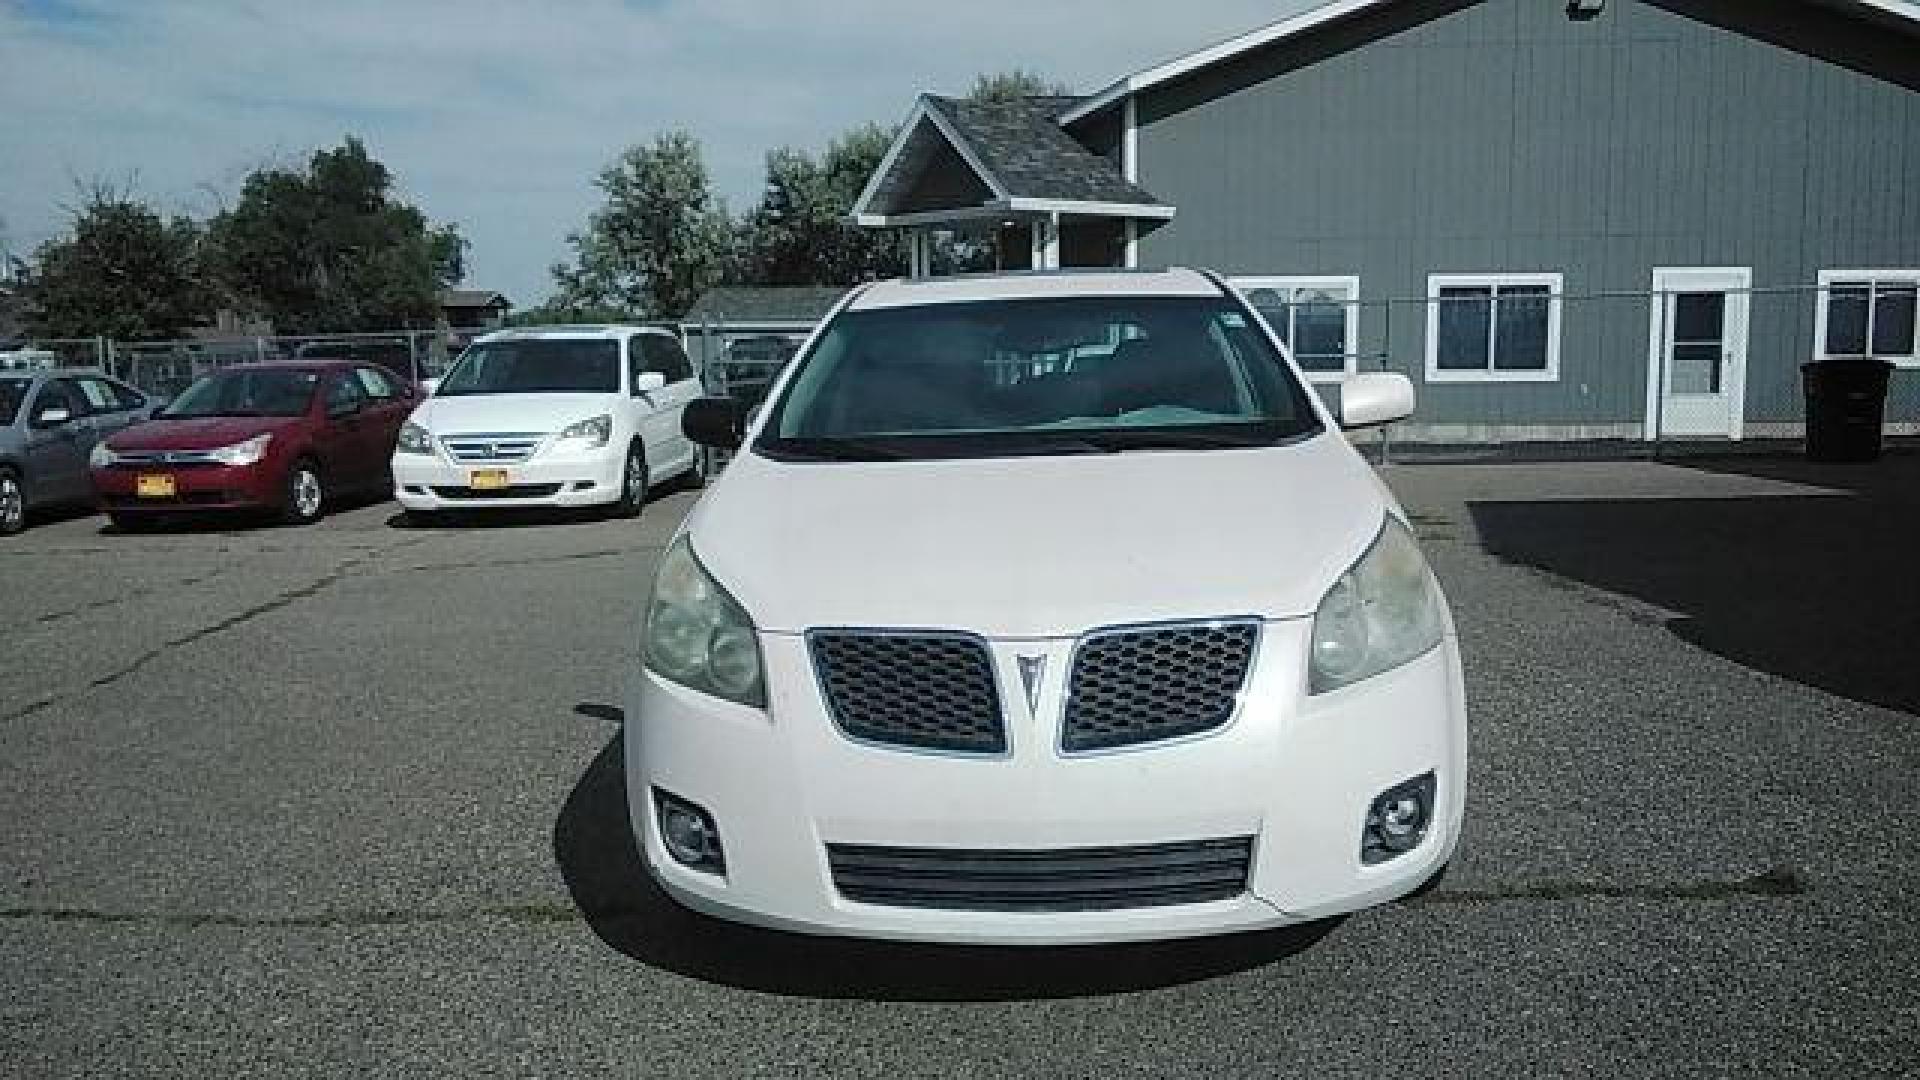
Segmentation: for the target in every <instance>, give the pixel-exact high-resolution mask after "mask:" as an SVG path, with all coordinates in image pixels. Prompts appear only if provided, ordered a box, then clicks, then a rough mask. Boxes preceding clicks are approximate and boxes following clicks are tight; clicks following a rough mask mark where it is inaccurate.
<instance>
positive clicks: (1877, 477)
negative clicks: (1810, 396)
mask: <svg viewBox="0 0 1920 1080" xmlns="http://www.w3.org/2000/svg"><path fill="white" fill-rule="evenodd" d="M1674 464H1678V465H1682V466H1684V467H1687V468H1692V469H1698V470H1701V471H1706V472H1715V473H1721V474H1739V475H1745V476H1752V477H1756V478H1759V479H1764V480H1773V481H1780V482H1785V483H1793V484H1800V485H1805V486H1807V487H1808V488H1823V489H1827V490H1824V491H1812V490H1810V491H1808V492H1806V493H1805V494H1796V493H1793V492H1791V491H1785V492H1782V493H1778V494H1766V495H1759V496H1755V497H1751V498H1705V499H1580V498H1569V499H1565V500H1553V501H1536V502H1475V503H1472V504H1470V509H1471V511H1472V514H1473V521H1474V525H1475V527H1476V528H1477V530H1478V532H1479V535H1480V539H1481V542H1482V544H1484V545H1485V547H1486V549H1487V550H1488V551H1489V552H1490V553H1492V554H1494V555H1496V556H1498V557H1500V558H1502V559H1505V560H1507V561H1509V562H1513V563H1517V564H1520V565H1524V566H1530V567H1534V568H1537V569H1540V570H1545V571H1547V572H1549V573H1551V574H1554V575H1556V576H1559V577H1563V578H1568V579H1572V580H1574V581H1579V582H1582V583H1585V584H1587V585H1591V586H1594V587H1596V588H1599V589H1602V590H1605V591H1607V592H1612V593H1620V594H1624V595H1627V596H1631V597H1634V598H1636V599H1638V600H1641V601H1643V602H1645V603H1647V604H1650V605H1653V606H1655V607H1657V608H1660V609H1664V610H1666V611H1671V612H1675V613H1677V614H1678V615H1679V616H1680V617H1679V618H1677V619H1674V620H1670V621H1668V622H1667V624H1666V625H1667V628H1668V629H1669V630H1671V631H1672V632H1673V633H1674V634H1675V635H1677V636H1679V637H1680V638H1682V639H1683V640H1686V641H1688V642H1691V643H1693V644H1694V645H1697V646H1699V647H1700V648H1703V649H1706V650H1708V651H1709V652H1713V653H1717V654H1719V655H1720V656H1724V657H1726V658H1727V659H1729V660H1732V661H1734V662H1735V663H1738V664H1741V665H1744V666H1746V667H1749V668H1754V669H1757V670H1760V671H1766V672H1770V673H1772V674H1774V675H1778V676H1781V677H1783V678H1786V679H1791V680H1793V681H1794V682H1798V683H1804V684H1806V685H1808V686H1814V687H1818V688H1820V689H1822V690H1825V691H1828V692H1829V693H1833V694H1838V695H1840V696H1842V697H1847V698H1852V699H1853V700H1855V701H1863V702H1868V703H1871V704H1874V705H1880V706H1884V707H1886V708H1889V709H1896V710H1900V711H1902V712H1907V713H1912V714H1915V715H1920V663H1914V662H1912V659H1911V658H1912V657H1913V656H1914V655H1915V654H1914V644H1913V643H1914V642H1916V641H1920V559H1916V557H1915V554H1916V552H1917V551H1920V455H1914V454H1896V455H1889V456H1888V457H1886V458H1885V459H1883V460H1881V461H1879V462H1876V463H1871V464H1821V463H1814V462H1807V461H1804V460H1800V459H1789V458H1760V457H1737V458H1727V459H1723V460H1715V459H1699V460H1686V461H1678V462H1675V463H1674ZM1903 656H1904V657H1908V659H1906V660H1902V659H1901V657H1903Z"/></svg>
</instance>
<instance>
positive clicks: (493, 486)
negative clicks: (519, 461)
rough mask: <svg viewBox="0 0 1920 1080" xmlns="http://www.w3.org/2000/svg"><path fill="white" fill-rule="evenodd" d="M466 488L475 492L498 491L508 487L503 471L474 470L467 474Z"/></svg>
mask: <svg viewBox="0 0 1920 1080" xmlns="http://www.w3.org/2000/svg"><path fill="white" fill-rule="evenodd" d="M467 486H468V487H470V488H472V489H473V490H475V491H498V490H500V489H501V488H503V487H507V486H509V485H508V483H507V470H505V469H475V470H474V471H472V472H470V473H468V474H467Z"/></svg>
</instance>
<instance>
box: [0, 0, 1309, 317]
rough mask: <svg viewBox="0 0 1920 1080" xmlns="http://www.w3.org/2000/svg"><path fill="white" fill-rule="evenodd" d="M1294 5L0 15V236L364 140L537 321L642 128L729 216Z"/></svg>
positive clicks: (476, 275) (117, 10) (428, 0)
mask: <svg viewBox="0 0 1920 1080" xmlns="http://www.w3.org/2000/svg"><path fill="white" fill-rule="evenodd" d="M1293 2H1294V3H1297V2H1298V0H1293ZM1288 6H1292V5H1291V4H1289V3H1286V2H1276V0H1216V2H1214V3H1211V4H1209V5H1206V6H1205V7H1204V9H1202V10H1196V9H1195V6H1193V5H1168V4H1165V3H1161V2H1158V0H1115V2H1112V3H1077V2H1075V3H1062V2H1058V0H1056V2H1053V3H1046V2H1042V3H1034V2H1032V0H1024V2H1022V0H971V2H969V3H967V4H964V5H962V4H952V3H922V2H905V0H893V2H888V0H786V2H781V0H697V2H696V0H625V2H623V0H568V2H566V3H564V4H557V3H556V4H540V3H533V2H519V0H515V2H507V0H402V2H395V0H329V2H326V3H303V2H299V0H193V2H192V3H173V2H151V0H147V2H141V0H125V2H119V3H115V2H111V0H0V147H4V148H5V151H4V153H0V219H4V220H5V222H6V225H7V236H6V238H7V239H8V240H10V242H11V244H12V246H13V247H14V248H15V249H16V250H21V249H28V248H31V247H32V246H33V244H35V243H37V242H38V241H39V240H41V239H43V238H45V237H46V236H48V235H51V234H53V233H54V232H57V231H58V230H59V228H60V227H61V224H62V220H61V219H62V215H61V212H60V210H59V209H58V206H59V204H61V203H64V202H68V201H70V200H71V196H72V194H73V186H72V179H73V178H74V177H81V178H85V177H93V176H113V177H125V176H127V175H129V174H137V177H138V182H139V188H140V190H141V192H142V193H143V194H144V195H146V196H147V197H149V198H151V199H153V200H155V201H156V202H159V203H161V204H162V205H164V206H167V207H169V208H177V209H185V210H191V211H193V212H195V213H205V212H207V211H208V210H209V209H210V208H211V207H212V206H213V205H214V200H215V198H216V196H217V195H226V196H231V194H232V193H233V192H234V191H235V190H236V189H237V188H238V185H239V181H240V179H241V178H242V177H243V176H244V175H245V172H246V170H247V169H248V168H250V167H252V166H253V165H256V164H258V163H260V162H262V161H267V160H282V161H298V160H300V159H303V158H304V157H305V156H306V155H307V154H308V153H310V152H311V151H312V150H313V149H314V148H315V147H317V146H322V145H329V144H332V143H334V142H337V141H338V140H339V138H340V137H341V136H342V135H343V134H346V133H354V134H359V135H362V136H364V137H365V138H366V140H367V142H368V144H369V146H370V148H371V149H372V150H373V152H374V153H375V154H376V155H377V156H379V157H380V158H381V159H382V160H384V161H386V162H387V164H388V165H389V166H390V167H392V168H393V170H394V171H395V173H396V174H397V175H398V177H399V179H400V181H401V184H402V185H403V187H404V189H405V190H406V192H407V193H408V194H409V196H411V197H412V198H414V199H415V200H417V201H418V202H419V203H420V205H421V206H422V207H423V208H424V209H425V210H426V211H427V212H428V213H429V214H430V215H432V216H433V217H435V218H437V219H441V220H452V221H457V222H459V223H460V226H461V228H462V230H463V231H464V232H465V233H466V235H467V236H468V237H469V238H470V239H471V240H472V241H473V252H472V260H471V270H470V274H469V277H470V279H471V280H472V281H474V282H475V283H477V284H482V285H486V286H489V287H497V288H501V289H504V290H505V291H506V292H508V294H509V295H511V296H513V297H514V298H515V300H516V301H519V302H521V303H529V302H532V301H534V300H537V299H538V298H539V297H540V296H542V295H544V294H545V292H546V291H547V288H548V279H547V275H546V267H547V265H548V264H549V263H551V262H552V261H554V260H555V259H558V258H561V257H563V256H564V255H565V245H564V241H563V238H564V236H565V234H566V232H567V231H568V230H570V229H573V228H576V227H577V226H578V225H579V223H580V222H581V221H582V220H583V219H584V217H585V215H586V214H587V212H588V211H589V210H590V209H591V208H592V206H593V204H594V191H593V189H592V187H591V178H592V175H593V173H594V172H595V171H596V170H597V169H598V168H599V167H600V166H601V165H602V164H604V163H605V162H606V161H607V160H609V159H610V158H612V157H613V155H614V154H616V153H617V152H618V151H619V150H620V149H621V148H622V147H624V146H626V145H629V144H631V143H634V142H638V141H641V140H644V139H646V138H648V137H650V136H651V135H652V134H653V133H654V132H657V131H660V130H664V129H666V128H670V127H686V128H688V129H690V130H692V131H693V132H694V133H695V134H697V135H698V136H699V137H700V138H701V139H702V140H703V141H704V142H705V144H706V147H707V155H708V163H709V166H710V167H711V168H712V169H713V171H714V173H715V176H716V179H717V181H718V183H719V185H720V188H721V190H722V191H723V192H724V193H725V194H726V196H727V197H728V200H729V201H730V202H731V203H733V204H734V205H735V206H736V207H739V206H744V205H746V204H748V203H750V202H751V201H752V200H753V198H754V197H755V196H756V195H757V191H758V185H759V181H760V165H761V160H762V157H763V155H764V153H765V152H766V151H767V150H768V149H770V148H772V147H774V146H777V145H781V144H793V145H798V146H804V147H817V146H819V145H821V144H822V143H824V142H825V141H826V140H827V139H828V138H831V137H832V136H834V135H836V134H838V133H839V132H841V131H844V130H845V129H847V128H848V127H851V126H853V125H854V124H857V123H862V122H865V121H868V120H878V121H882V122H887V123H891V122H894V121H896V120H898V119H899V118H900V117H901V116H902V115H904V113H905V112H906V109H907V107H908V106H909V104H910V103H911V101H912V98H913V95H914V94H915V93H917V92H919V91H921V90H944V91H947V92H955V93H958V92H962V91H964V90H965V89H966V88H967V86H968V85H969V84H970V83H971V81H972V79H973V77H974V76H975V75H976V74H978V73H980V72H984V71H997V70H1003V69H1006V68H1009V67H1016V66H1018V67H1024V68H1027V69H1029V70H1036V71H1040V72H1043V73H1046V74H1048V75H1050V76H1052V77H1055V78H1059V79H1062V80H1065V81H1067V82H1069V83H1070V84H1073V85H1075V86H1077V87H1079V88H1081V89H1083V90H1089V91H1090V90H1093V89H1097V88H1098V87H1100V86H1103V85H1105V84H1106V83H1108V82H1110V81H1112V80H1113V79H1116V78H1118V77H1120V76H1121V75H1124V74H1126V73H1127V72H1129V71H1131V70H1133V69H1136V68H1139V67H1143V66H1146V65H1148V64H1151V63H1154V62H1156V61H1159V60H1162V59H1165V58H1167V57H1169V56H1173V55H1177V54H1179V53H1183V52H1186V51H1188V50H1189V49H1192V48H1197V47H1200V46H1203V45H1206V44H1209V43H1211V42H1212V41H1214V40H1217V39H1219V38H1223V37H1227V36H1230V35H1232V34H1235V33H1238V32H1240V31H1243V30H1246V29H1249V28H1251V27H1253V26H1257V25H1259V24H1261V23H1263V22H1266V21H1270V20H1271V19H1273V18H1275V17H1276V16H1277V14H1279V13H1280V9H1283V8H1285V7H1288Z"/></svg>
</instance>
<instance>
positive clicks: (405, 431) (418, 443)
mask: <svg viewBox="0 0 1920 1080" xmlns="http://www.w3.org/2000/svg"><path fill="white" fill-rule="evenodd" d="M394 445H395V447H396V448H398V449H399V451H400V452H401V453H403V454H431V453H433V436H431V435H429V434H427V429H426V428H423V427H421V426H420V425H419V424H416V423H414V422H413V421H411V420H409V421H407V422H406V423H404V424H401V425H400V441H399V442H397V443H395V444H394Z"/></svg>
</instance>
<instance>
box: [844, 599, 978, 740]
mask: <svg viewBox="0 0 1920 1080" xmlns="http://www.w3.org/2000/svg"><path fill="white" fill-rule="evenodd" d="M807 640H808V645H809V648H810V649H811V650H812V652H813V667H814V674H815V677H816V678H818V679H819V681H820V689H821V692H822V693H823V694H824V696H825V697H826V701H827V708H828V710H829V711H830V712H831V713H832V714H833V720H834V723H836V724H838V725H839V726H840V730H842V731H844V732H846V734H847V735H849V736H850V737H852V738H855V739H859V740H861V741H863V742H873V743H882V744H886V745H889V746H901V747H908V748H913V749H921V750H939V751H946V752H949V753H958V754H999V753H1002V752H1004V751H1005V750H1006V748H1007V733H1006V728H1005V726H1004V725H1003V724H1002V722H1001V717H1000V694H999V692H998V691H997V690H996V689H995V688H994V682H993V661H992V660H991V658H989V657H988V655H987V646H986V643H985V642H983V641H981V640H980V639H978V638H974V637H969V636H967V635H964V634H953V633H935V632H908V633H885V632H875V631H858V630H816V631H814V632H813V633H811V634H809V635H808V636H807Z"/></svg>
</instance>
